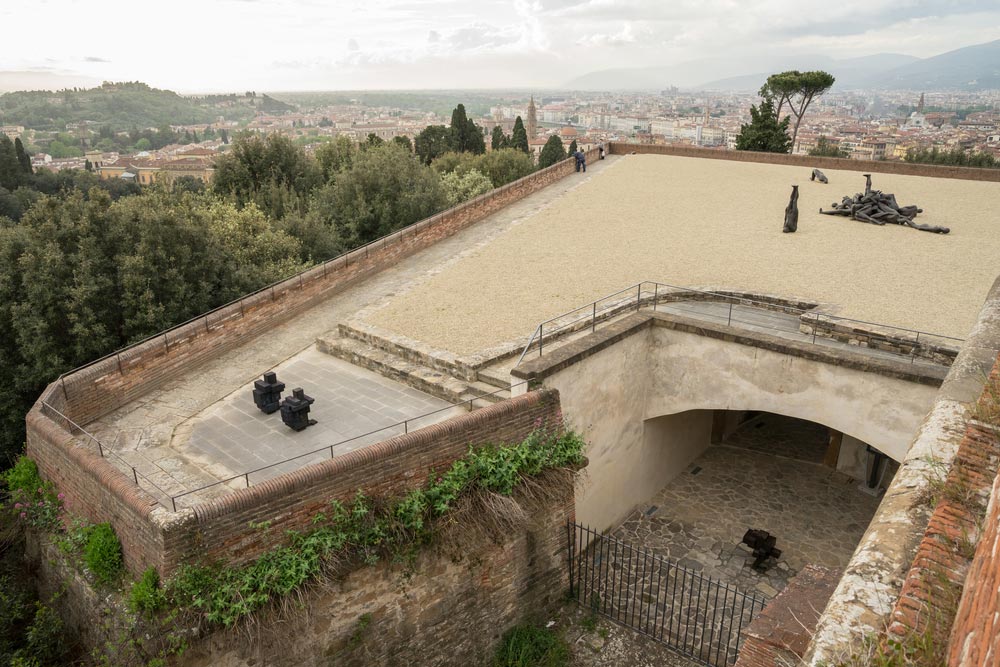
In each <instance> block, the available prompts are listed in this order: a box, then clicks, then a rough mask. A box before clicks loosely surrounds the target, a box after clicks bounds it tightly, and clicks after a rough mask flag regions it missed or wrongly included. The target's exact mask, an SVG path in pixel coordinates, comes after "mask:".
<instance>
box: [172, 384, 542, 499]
mask: <svg viewBox="0 0 1000 667" xmlns="http://www.w3.org/2000/svg"><path fill="white" fill-rule="evenodd" d="M528 382H530V380H522V381H521V382H516V383H514V384H512V385H510V387H509V388H504V389H497V390H496V391H491V392H489V393H488V394H480V395H478V396H473V397H472V398H469V399H466V400H464V401H462V402H460V403H454V404H452V405H449V406H448V407H446V408H438V409H437V410H432V411H430V412H425V413H423V414H421V415H417V416H416V417H408V418H407V419H404V420H403V421H399V422H396V423H394V424H389V425H387V426H383V427H382V428H377V429H375V430H374V431H368V432H367V433H362V434H360V435H355V436H352V437H350V438H347V439H345V440H340V441H338V442H335V443H333V444H332V445H324V446H322V447H320V448H318V449H314V450H312V451H309V452H303V453H302V454H296V455H295V456H289V457H288V458H285V459H282V460H280V461H276V462H274V463H269V464H267V465H266V466H261V467H260V468H254V469H253V470H247V471H246V472H242V473H239V474H238V475H233V476H232V477H227V478H226V479H220V480H217V481H215V482H212V483H211V484H206V485H204V486H200V487H198V488H197V489H190V490H188V491H185V492H184V493H179V494H177V495H175V496H168V497H169V498H170V502H171V504H172V507H173V511H175V512H176V511H177V500H178V499H179V498H183V497H184V496H189V495H191V494H192V493H199V492H201V491H204V490H205V489H210V488H212V487H215V486H219V485H220V484H228V483H229V482H232V481H234V480H237V479H240V478H243V479H244V480H245V482H246V488H250V475H252V474H254V473H258V472H262V471H264V470H268V469H270V468H275V467H277V466H280V465H284V464H286V463H289V462H291V461H295V460H297V459H301V458H305V457H307V456H313V455H315V454H319V453H320V452H324V451H327V450H329V452H330V458H331V459H332V458H335V455H334V453H333V448H334V447H339V446H340V445H344V444H347V443H349V442H353V441H354V440H360V439H361V438H366V437H368V436H370V435H374V434H376V433H380V432H382V431H388V430H389V429H395V428H399V427H400V426H402V427H403V435H406V434H407V433H409V432H410V430H409V424H410V422H413V421H418V420H420V419H425V418H426V417H430V416H431V415H436V414H438V413H439V412H446V411H448V410H454V409H455V408H458V407H461V406H463V405H465V404H466V403H468V404H469V410H470V411H471V410H472V409H473V408H474V407H475V406H474V404H475V401H477V400H480V399H483V398H486V397H487V396H495V395H496V394H499V393H500V392H503V391H510V390H511V389H513V388H514V387H519V386H521V385H524V384H528Z"/></svg>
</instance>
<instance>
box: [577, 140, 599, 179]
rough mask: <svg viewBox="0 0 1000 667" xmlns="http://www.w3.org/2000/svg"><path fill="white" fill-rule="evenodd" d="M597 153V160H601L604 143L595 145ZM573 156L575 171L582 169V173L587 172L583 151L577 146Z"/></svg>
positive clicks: (585, 155)
mask: <svg viewBox="0 0 1000 667" xmlns="http://www.w3.org/2000/svg"><path fill="white" fill-rule="evenodd" d="M597 155H598V158H597V159H598V160H603V159H604V144H598V145H597ZM573 157H574V158H576V170H577V171H583V172H584V173H586V172H587V154H586V153H584V152H583V149H582V148H578V149H577V150H576V152H575V153H573Z"/></svg>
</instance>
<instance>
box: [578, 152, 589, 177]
mask: <svg viewBox="0 0 1000 667" xmlns="http://www.w3.org/2000/svg"><path fill="white" fill-rule="evenodd" d="M576 154H577V155H578V156H579V158H577V159H578V160H580V166H581V167H583V173H587V154H586V153H584V152H583V149H582V148H581V149H579V150H577V152H576Z"/></svg>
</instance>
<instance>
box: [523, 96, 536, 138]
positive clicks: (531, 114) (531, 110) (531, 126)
mask: <svg viewBox="0 0 1000 667" xmlns="http://www.w3.org/2000/svg"><path fill="white" fill-rule="evenodd" d="M525 129H526V130H527V131H528V139H534V138H535V137H537V136H538V112H537V111H535V96H534V95H532V96H531V101H530V102H528V122H527V123H525Z"/></svg>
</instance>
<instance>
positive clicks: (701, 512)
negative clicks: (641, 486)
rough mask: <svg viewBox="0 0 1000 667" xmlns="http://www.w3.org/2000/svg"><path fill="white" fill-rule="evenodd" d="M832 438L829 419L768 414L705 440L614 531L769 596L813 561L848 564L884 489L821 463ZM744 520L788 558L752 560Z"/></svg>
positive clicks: (635, 542) (659, 552) (774, 593)
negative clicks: (870, 489)
mask: <svg viewBox="0 0 1000 667" xmlns="http://www.w3.org/2000/svg"><path fill="white" fill-rule="evenodd" d="M826 437H827V429H826V428H824V427H821V426H818V425H815V424H812V423H811V422H803V421H802V420H798V419H792V418H789V417H783V416H780V415H773V414H768V413H764V414H762V415H761V416H760V417H758V418H757V419H756V420H754V421H751V422H749V423H748V424H746V425H744V426H742V427H741V428H740V429H739V430H738V431H736V432H735V433H734V434H733V435H731V436H730V437H729V438H728V439H727V440H726V442H725V443H724V444H722V445H713V446H711V447H709V448H708V449H707V450H706V451H705V453H704V454H703V455H702V456H700V457H699V458H698V459H697V460H695V461H694V462H693V463H692V464H691V465H690V466H689V467H688V469H687V470H686V471H685V472H683V473H681V474H680V475H679V476H677V477H676V478H675V479H674V480H673V481H671V482H670V483H669V484H668V485H667V486H666V487H664V488H663V490H662V491H660V492H659V493H658V494H657V495H656V496H655V497H653V498H651V499H650V500H649V502H648V503H647V504H646V505H645V506H644V507H641V508H640V509H639V511H637V512H636V513H635V514H633V515H632V516H631V517H629V518H628V519H627V520H626V521H625V522H624V523H623V524H622V525H621V526H620V527H619V528H618V529H617V530H615V531H614V533H613V534H614V535H615V536H616V537H618V538H620V539H623V540H625V541H627V542H629V543H632V544H635V545H639V546H642V547H644V548H647V549H651V550H652V551H654V552H655V553H658V554H660V555H663V556H666V557H669V558H672V559H675V560H677V561H679V562H680V564H681V565H684V566H687V567H690V568H693V569H695V570H697V571H700V572H704V573H705V574H707V575H709V576H711V577H713V578H716V579H722V580H723V581H727V582H729V583H731V584H734V585H736V587H737V588H739V589H740V590H743V591H756V592H758V593H761V594H763V595H765V596H767V597H768V598H770V597H773V596H774V595H776V594H777V593H778V592H779V591H780V590H781V589H782V588H784V586H785V585H786V584H787V583H788V580H789V579H791V578H792V577H794V576H795V574H796V573H798V572H799V571H800V570H801V569H802V568H803V567H804V566H805V565H807V564H816V565H823V566H827V567H831V568H843V567H844V566H845V565H847V563H848V561H849V560H850V558H851V555H852V554H853V552H854V548H855V547H856V546H857V544H858V541H859V540H860V539H861V536H862V535H863V534H864V532H865V529H866V528H867V527H868V523H869V521H871V518H872V516H873V515H874V513H875V509H876V508H877V507H878V504H879V502H880V498H876V497H873V496H871V495H868V494H866V493H863V492H862V491H860V490H859V489H858V483H859V482H858V481H856V480H853V479H851V478H850V477H848V476H847V475H844V474H843V473H839V472H836V471H834V470H831V469H830V468H826V467H824V466H823V465H822V464H820V463H817V462H816V461H817V459H822V455H823V451H825V449H826ZM889 481H890V479H889V478H888V476H887V478H886V479H885V480H884V482H883V485H887V484H888V483H889ZM748 528H761V529H764V530H767V531H769V532H770V533H771V534H773V535H775V536H777V538H778V544H777V546H778V548H779V549H781V550H782V552H783V553H782V557H781V558H780V559H779V561H778V564H777V566H775V567H773V568H771V569H770V570H768V571H767V573H766V574H760V573H758V572H756V571H754V570H753V569H752V568H751V567H749V564H750V563H752V562H753V557H752V556H751V555H750V550H749V549H747V548H746V547H745V546H741V545H740V544H739V543H740V540H741V539H742V538H743V534H744V532H745V531H746V530H747V529H748Z"/></svg>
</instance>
